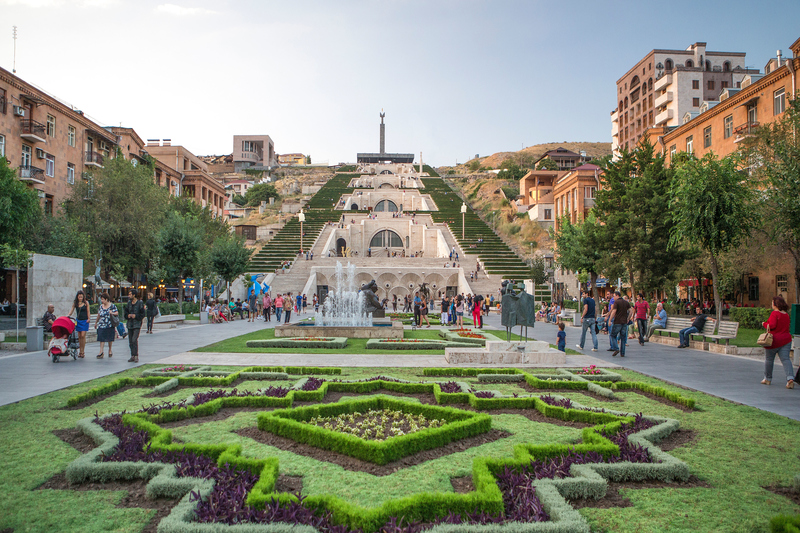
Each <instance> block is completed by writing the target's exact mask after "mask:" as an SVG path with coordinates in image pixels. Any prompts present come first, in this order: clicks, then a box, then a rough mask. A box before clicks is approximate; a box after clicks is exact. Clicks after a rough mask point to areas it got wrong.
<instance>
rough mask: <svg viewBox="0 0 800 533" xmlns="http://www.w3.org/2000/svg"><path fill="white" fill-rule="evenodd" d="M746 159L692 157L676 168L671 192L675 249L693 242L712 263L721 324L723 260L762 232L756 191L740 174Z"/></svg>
mask: <svg viewBox="0 0 800 533" xmlns="http://www.w3.org/2000/svg"><path fill="white" fill-rule="evenodd" d="M740 164H741V159H740V158H739V157H738V156H737V155H736V154H732V155H729V156H727V157H725V158H723V159H718V158H717V157H716V156H715V155H714V154H713V153H712V152H709V153H708V154H706V155H705V156H703V158H702V159H697V158H696V157H694V156H689V157H687V158H686V159H685V160H684V161H682V162H681V163H679V164H678V166H677V168H676V171H675V172H676V179H675V181H674V182H673V183H672V187H671V189H670V195H671V198H672V199H671V204H670V206H671V210H672V214H673V217H674V218H675V225H674V226H673V227H672V229H671V237H670V248H671V249H679V248H680V247H681V246H683V244H684V243H686V242H688V243H690V244H694V245H696V246H697V247H699V248H701V249H702V250H703V251H705V252H706V253H707V254H708V256H709V261H710V263H711V277H712V279H713V284H714V302H715V303H716V307H717V324H719V321H720V320H721V319H722V305H721V303H722V302H721V300H720V292H719V258H720V255H721V254H724V253H726V252H728V251H730V250H732V249H734V248H736V247H738V246H739V245H740V244H741V243H742V242H743V240H744V239H745V238H746V237H748V236H749V235H750V232H751V230H753V229H754V228H756V227H758V224H759V213H758V206H757V205H756V195H755V190H754V189H753V188H752V187H751V186H750V185H749V184H748V183H747V179H746V178H747V176H746V175H745V174H744V173H743V172H742V171H741V170H739V168H740Z"/></svg>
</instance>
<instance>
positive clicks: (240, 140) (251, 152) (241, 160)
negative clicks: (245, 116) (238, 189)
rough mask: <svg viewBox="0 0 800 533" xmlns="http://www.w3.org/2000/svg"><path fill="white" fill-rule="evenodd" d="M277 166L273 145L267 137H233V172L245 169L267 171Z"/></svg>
mask: <svg viewBox="0 0 800 533" xmlns="http://www.w3.org/2000/svg"><path fill="white" fill-rule="evenodd" d="M277 164H278V159H277V156H276V154H275V143H273V142H272V139H271V138H270V136H269V135H234V136H233V170H234V172H244V170H245V169H247V168H252V169H254V170H267V169H268V168H270V167H274V166H276V165H277Z"/></svg>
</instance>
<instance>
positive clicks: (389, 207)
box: [374, 200, 397, 211]
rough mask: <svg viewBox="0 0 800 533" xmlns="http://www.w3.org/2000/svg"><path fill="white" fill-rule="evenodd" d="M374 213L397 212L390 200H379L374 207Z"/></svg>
mask: <svg viewBox="0 0 800 533" xmlns="http://www.w3.org/2000/svg"><path fill="white" fill-rule="evenodd" d="M374 211H397V204H396V203H394V202H393V201H391V200H381V201H380V202H378V203H377V204H376V205H375V209H374Z"/></svg>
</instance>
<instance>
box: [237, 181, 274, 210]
mask: <svg viewBox="0 0 800 533" xmlns="http://www.w3.org/2000/svg"><path fill="white" fill-rule="evenodd" d="M270 198H280V195H279V194H278V191H276V190H275V186H274V185H273V184H271V183H256V184H255V185H253V186H252V187H250V188H249V189H247V192H246V193H245V195H244V199H245V200H246V201H247V205H249V206H257V205H260V204H261V202H269V199H270Z"/></svg>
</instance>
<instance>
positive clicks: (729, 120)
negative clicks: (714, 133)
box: [723, 115, 733, 139]
mask: <svg viewBox="0 0 800 533" xmlns="http://www.w3.org/2000/svg"><path fill="white" fill-rule="evenodd" d="M724 127H725V133H724V134H723V137H725V138H726V139H727V138H728V137H730V136H731V135H733V115H728V116H727V117H725V120H724Z"/></svg>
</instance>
